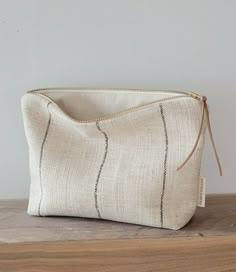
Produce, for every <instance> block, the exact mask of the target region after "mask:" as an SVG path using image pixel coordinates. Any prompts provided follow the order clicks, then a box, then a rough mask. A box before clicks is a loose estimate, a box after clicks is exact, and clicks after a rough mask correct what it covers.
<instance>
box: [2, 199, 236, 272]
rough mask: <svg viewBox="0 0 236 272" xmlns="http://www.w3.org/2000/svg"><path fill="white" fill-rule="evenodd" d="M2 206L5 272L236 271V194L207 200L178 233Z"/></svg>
mask: <svg viewBox="0 0 236 272" xmlns="http://www.w3.org/2000/svg"><path fill="white" fill-rule="evenodd" d="M26 206H27V201H25V200H2V201H0V272H5V271H6V272H7V271H21V272H26V271H27V272H28V271H30V272H34V271H49V272H51V271H59V272H60V271H67V272H69V271H97V272H100V271H104V272H106V271H112V272H116V271H130V272H133V271H137V272H143V271H145V272H151V271H176V272H179V271H181V272H182V271H183V272H184V271H188V272H189V271H191V272H192V271H193V272H195V271H196V272H197V271H199V272H205V271H209V272H211V271H212V272H213V271H214V272H223V271H229V272H236V195H234V194H232V195H210V196H207V207H206V208H204V209H203V208H198V209H197V212H196V214H195V216H194V217H193V219H192V220H191V221H190V223H189V224H188V225H187V226H186V227H185V228H183V229H182V230H179V231H171V230H162V229H156V228H151V227H145V226H139V225H131V224H122V223H116V222H111V221H105V220H95V219H82V218H65V217H58V218H57V217H50V218H39V217H30V216H28V215H27V214H26V211H25V210H26Z"/></svg>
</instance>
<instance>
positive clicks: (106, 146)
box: [94, 121, 108, 218]
mask: <svg viewBox="0 0 236 272" xmlns="http://www.w3.org/2000/svg"><path fill="white" fill-rule="evenodd" d="M96 126H97V129H98V130H99V131H100V132H101V133H102V134H103V135H104V138H105V151H104V155H103V160H102V163H101V165H100V168H99V171H98V175H97V178H96V184H95V191H94V198H95V208H96V211H97V214H98V218H102V216H101V213H100V210H99V206H98V183H99V179H100V176H101V172H102V168H103V166H104V163H105V161H106V157H107V151H108V136H107V134H106V133H105V131H103V130H102V129H101V127H100V125H99V122H98V121H97V122H96Z"/></svg>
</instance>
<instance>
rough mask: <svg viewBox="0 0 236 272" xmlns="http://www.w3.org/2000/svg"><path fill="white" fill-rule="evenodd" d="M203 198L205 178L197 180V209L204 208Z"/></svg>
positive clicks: (204, 194) (204, 195)
mask: <svg viewBox="0 0 236 272" xmlns="http://www.w3.org/2000/svg"><path fill="white" fill-rule="evenodd" d="M205 197H206V178H205V177H200V178H199V188H198V205H197V206H198V207H202V208H204V207H205Z"/></svg>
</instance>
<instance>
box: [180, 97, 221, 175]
mask: <svg viewBox="0 0 236 272" xmlns="http://www.w3.org/2000/svg"><path fill="white" fill-rule="evenodd" d="M201 101H202V118H201V124H200V129H199V132H198V136H197V139H196V142H195V144H194V146H193V148H192V151H191V152H190V153H189V155H188V156H187V158H186V159H185V161H184V162H183V163H182V164H181V165H180V166H179V167H178V168H177V170H178V171H179V170H180V169H182V168H183V167H184V166H185V165H186V163H187V162H188V161H189V160H190V159H191V157H192V156H193V154H194V152H195V150H196V148H197V146H198V143H199V140H200V138H201V134H202V129H203V124H204V119H205V115H206V122H207V129H208V132H209V135H210V140H211V144H212V147H213V150H214V153H215V157H216V161H217V164H218V168H219V173H220V176H222V175H223V173H222V167H221V163H220V158H219V155H218V152H217V150H216V145H215V141H214V138H213V133H212V129H211V123H210V117H209V110H208V105H207V98H206V96H203V97H202V98H201Z"/></svg>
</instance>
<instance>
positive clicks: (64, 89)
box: [27, 87, 200, 96]
mask: <svg viewBox="0 0 236 272" xmlns="http://www.w3.org/2000/svg"><path fill="white" fill-rule="evenodd" d="M70 90H72V91H107V92H109V91H130V92H140V93H141V92H145V93H160V92H161V93H173V94H183V95H189V94H194V93H193V92H184V91H174V90H154V89H150V90H148V89H125V88H89V87H84V88H78V87H71V88H68V87H65V88H63V87H55V88H40V89H33V90H29V91H28V92H27V93H36V92H47V91H48V92H51V91H54V92H56V91H58V92H63V91H64V92H69V91H70ZM196 95H197V96H200V95H198V94H196Z"/></svg>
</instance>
